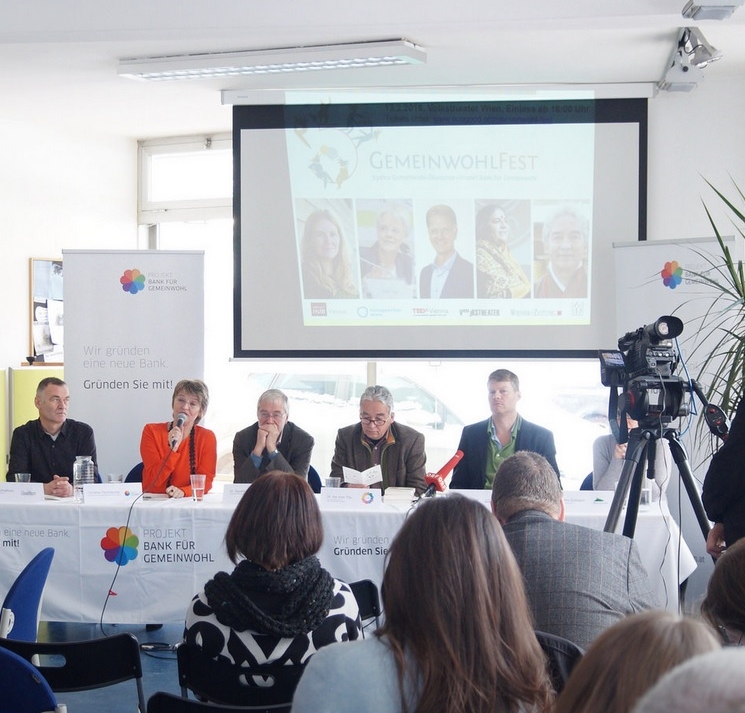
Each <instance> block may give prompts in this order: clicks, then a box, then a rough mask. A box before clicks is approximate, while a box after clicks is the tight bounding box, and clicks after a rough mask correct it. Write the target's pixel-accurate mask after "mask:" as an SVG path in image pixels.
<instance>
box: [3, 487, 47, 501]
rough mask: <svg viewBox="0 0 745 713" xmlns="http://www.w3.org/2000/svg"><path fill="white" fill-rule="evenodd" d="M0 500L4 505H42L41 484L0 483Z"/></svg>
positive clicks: (42, 488)
mask: <svg viewBox="0 0 745 713" xmlns="http://www.w3.org/2000/svg"><path fill="white" fill-rule="evenodd" d="M0 500H2V502H4V503H43V502H44V484H43V483H0Z"/></svg>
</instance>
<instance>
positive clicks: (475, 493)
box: [447, 488, 491, 510]
mask: <svg viewBox="0 0 745 713" xmlns="http://www.w3.org/2000/svg"><path fill="white" fill-rule="evenodd" d="M447 494H448V495H463V496H464V497H466V498H470V499H471V500H478V502H480V503H481V504H482V505H485V506H486V507H488V508H489V509H490V510H491V490H486V489H485V488H481V489H479V490H448V493H447Z"/></svg>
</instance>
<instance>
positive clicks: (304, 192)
mask: <svg viewBox="0 0 745 713" xmlns="http://www.w3.org/2000/svg"><path fill="white" fill-rule="evenodd" d="M286 140H287V156H288V173H289V176H290V181H291V194H292V197H293V208H294V215H295V226H296V237H297V244H298V251H297V255H298V258H297V259H298V268H299V270H300V274H301V276H302V311H303V322H304V324H306V325H319V326H324V325H325V326H333V325H335V326H339V325H351V324H357V323H358V322H359V320H360V318H364V319H365V320H366V322H367V323H368V324H370V325H390V326H393V325H413V324H441V325H442V324H449V325H457V324H469V325H480V324H489V325H494V324H525V325H527V324H558V323H562V324H587V323H589V322H590V317H591V312H590V299H589V294H590V289H591V285H590V275H591V265H590V264H589V261H590V256H591V254H592V251H591V241H592V235H591V227H590V226H591V223H590V217H591V216H592V210H593V209H592V197H593V195H592V194H593V176H594V144H595V130H594V126H593V125H592V124H564V125H558V126H550V127H546V126H540V127H537V126H531V125H522V126H506V127H505V126H500V127H493V126H476V127H469V130H468V132H467V133H465V132H464V131H463V129H462V127H453V126H444V127H439V126H437V127H380V128H377V127H338V128H335V127H334V128H303V129H296V130H293V131H289V132H288V133H287V135H286Z"/></svg>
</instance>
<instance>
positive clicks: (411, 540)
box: [292, 495, 553, 713]
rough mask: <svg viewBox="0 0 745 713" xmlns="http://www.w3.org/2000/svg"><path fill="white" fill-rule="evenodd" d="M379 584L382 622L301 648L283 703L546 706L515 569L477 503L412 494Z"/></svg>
mask: <svg viewBox="0 0 745 713" xmlns="http://www.w3.org/2000/svg"><path fill="white" fill-rule="evenodd" d="M382 594H383V606H384V609H385V624H384V625H383V626H382V627H381V628H380V629H378V630H377V631H376V632H375V635H374V636H372V637H368V638H366V639H365V640H364V641H362V642H359V643H354V644H341V645H339V646H329V647H328V648H326V649H324V650H323V651H321V652H319V653H318V654H317V655H316V656H315V657H313V659H312V660H311V662H310V663H309V664H308V667H307V669H306V670H305V673H304V674H303V677H302V679H301V680H300V684H299V686H298V688H297V690H296V692H295V700H294V703H293V708H292V710H293V713H361V712H367V711H370V712H373V713H401V712H403V711H411V712H412V713H424V711H438V713H465V712H466V711H467V712H468V713H494V712H495V711H515V712H517V711H521V712H523V713H528V712H531V713H533V712H535V713H538V712H539V711H546V710H549V709H550V706H551V703H552V698H553V694H552V691H551V684H550V682H549V678H548V674H547V672H546V663H545V659H544V658H543V654H542V651H541V649H540V647H539V645H538V642H537V640H536V637H535V635H534V634H533V631H534V630H533V623H532V621H531V617H530V611H529V609H528V606H527V604H526V601H525V592H524V590H523V584H522V579H521V577H520V571H519V569H518V568H517V565H516V563H515V559H514V557H513V556H512V553H511V552H510V548H509V546H508V545H507V542H506V541H505V539H504V535H503V534H502V531H501V528H500V527H499V525H498V524H497V522H496V521H495V520H494V518H492V517H491V516H490V515H489V513H488V512H487V511H486V510H485V509H484V507H483V506H482V505H480V504H479V503H477V502H475V501H473V500H469V499H467V498H464V497H462V496H459V495H453V496H451V497H447V498H436V499H433V500H431V501H423V502H422V503H421V504H420V505H419V506H418V507H417V508H416V510H415V511H414V512H413V514H412V515H410V516H409V518H408V519H407V520H406V522H405V523H404V525H403V527H402V528H401V529H400V530H399V532H398V534H397V535H396V537H395V538H394V540H393V543H392V544H391V549H390V552H389V555H388V566H387V567H386V570H385V573H384V575H383V588H382Z"/></svg>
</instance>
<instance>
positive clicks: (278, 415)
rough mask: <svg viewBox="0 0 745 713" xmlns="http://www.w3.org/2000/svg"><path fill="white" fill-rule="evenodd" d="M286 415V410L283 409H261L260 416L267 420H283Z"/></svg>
mask: <svg viewBox="0 0 745 713" xmlns="http://www.w3.org/2000/svg"><path fill="white" fill-rule="evenodd" d="M284 417H285V414H284V412H282V411H271V412H269V411H259V418H260V419H261V420H262V421H266V420H267V419H270V418H271V419H273V420H274V421H281V420H282V419H283V418H284Z"/></svg>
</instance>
